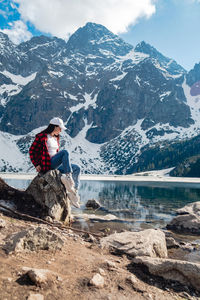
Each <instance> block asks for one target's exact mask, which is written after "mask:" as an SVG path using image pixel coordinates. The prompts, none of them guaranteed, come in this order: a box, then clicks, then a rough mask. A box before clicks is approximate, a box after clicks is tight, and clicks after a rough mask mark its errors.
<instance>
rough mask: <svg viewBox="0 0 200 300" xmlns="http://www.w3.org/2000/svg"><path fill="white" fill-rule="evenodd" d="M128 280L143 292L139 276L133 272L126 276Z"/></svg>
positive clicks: (134, 287) (136, 289)
mask: <svg viewBox="0 0 200 300" xmlns="http://www.w3.org/2000/svg"><path fill="white" fill-rule="evenodd" d="M126 281H127V282H129V283H131V285H132V288H133V289H134V290H135V291H136V292H139V293H143V292H144V289H142V285H141V282H140V281H139V280H138V279H137V277H136V276H135V275H133V274H131V275H130V276H128V277H127V278H126Z"/></svg>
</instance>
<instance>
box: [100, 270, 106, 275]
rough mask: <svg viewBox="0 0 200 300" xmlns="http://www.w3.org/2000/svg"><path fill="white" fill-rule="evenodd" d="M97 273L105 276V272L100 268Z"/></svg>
mask: <svg viewBox="0 0 200 300" xmlns="http://www.w3.org/2000/svg"><path fill="white" fill-rule="evenodd" d="M99 274H101V275H102V276H106V272H105V271H104V269H102V268H99Z"/></svg>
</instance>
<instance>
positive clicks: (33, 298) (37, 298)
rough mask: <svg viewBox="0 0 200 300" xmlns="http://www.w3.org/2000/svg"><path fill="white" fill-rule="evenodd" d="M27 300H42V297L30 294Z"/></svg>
mask: <svg viewBox="0 0 200 300" xmlns="http://www.w3.org/2000/svg"><path fill="white" fill-rule="evenodd" d="M27 300H44V296H43V295H41V294H30V295H29V296H28V298H27Z"/></svg>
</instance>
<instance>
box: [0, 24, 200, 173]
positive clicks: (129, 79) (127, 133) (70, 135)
mask: <svg viewBox="0 0 200 300" xmlns="http://www.w3.org/2000/svg"><path fill="white" fill-rule="evenodd" d="M0 37H1V35H0ZM2 37H3V39H4V41H7V40H6V37H5V36H4V35H2ZM0 41H1V39H0ZM5 44H6V45H8V46H5V47H4V44H2V45H0V46H1V48H0V49H3V50H4V52H5V53H7V57H8V59H4V60H3V59H1V65H0V79H1V86H0V103H1V104H0V130H1V131H2V132H8V133H9V134H11V136H13V137H11V140H14V141H15V144H16V145H17V147H18V148H19V149H22V152H23V149H24V146H23V143H26V135H27V137H30V136H31V137H32V132H34V130H35V129H36V128H41V127H43V126H45V125H46V124H48V122H49V119H51V118H52V117H54V116H55V115H56V116H59V117H61V118H62V119H63V120H64V122H65V124H66V126H67V132H66V135H64V136H65V138H66V139H69V140H70V143H71V146H70V150H71V152H72V156H73V157H74V159H75V160H76V161H77V163H79V164H80V165H81V166H82V168H83V169H84V171H87V169H90V171H91V172H126V170H128V169H130V168H131V166H130V165H131V164H135V163H136V161H137V160H138V159H139V157H140V156H141V155H142V151H143V150H142V149H143V147H144V145H150V146H152V145H154V144H156V143H157V142H158V141H160V143H161V145H162V143H164V141H171V140H173V141H178V140H179V139H189V138H192V137H193V136H194V135H198V134H199V132H200V122H199V120H198V115H199V109H200V102H199V100H198V99H199V98H198V97H199V96H198V94H197V95H196V94H195V96H193V95H192V94H191V85H192V84H195V82H194V81H195V80H200V68H199V66H198V64H197V65H195V67H194V69H193V70H190V72H186V71H185V70H184V68H182V67H181V66H180V65H178V64H177V63H176V62H175V61H174V60H172V59H170V58H167V57H165V56H164V55H162V54H161V53H160V52H159V51H157V50H156V49H155V48H154V47H153V46H151V45H149V44H147V43H145V42H144V41H142V42H141V43H139V44H138V45H136V46H135V47H133V46H132V45H129V44H127V43H126V42H124V41H123V40H122V39H121V38H119V37H118V36H116V35H114V34H113V33H112V32H110V31H109V30H108V29H107V28H106V27H104V26H102V25H98V24H95V23H87V24H86V25H85V26H84V27H82V28H79V29H78V30H77V31H76V32H75V33H74V34H73V35H72V36H71V37H70V38H69V40H68V41H67V42H65V41H64V40H61V39H58V38H55V37H51V38H50V37H45V36H39V37H34V38H32V39H31V40H29V41H28V42H24V43H21V44H20V45H18V46H14V45H13V44H12V43H11V44H9V43H7V42H6V43H5ZM9 45H10V46H9ZM3 50H2V51H3ZM0 57H1V56H0ZM9 57H12V61H11V60H10V59H9ZM14 69H15V71H13V70H14ZM196 90H198V89H197V88H196V87H195V91H196ZM199 94H200V93H199ZM17 135H19V138H18V137H17ZM21 135H23V138H21V137H20V136H21ZM31 139H32V138H28V140H29V142H30V141H31ZM18 140H20V142H19V143H18ZM22 141H23V142H22ZM121 144H123V145H124V146H123V147H124V148H123V151H122V149H120V145H121ZM65 145H66V146H67V147H68V146H69V145H68V144H67V140H66V141H65V140H63V143H62V146H63V147H65ZM80 145H81V146H80ZM113 145H115V148H114V146H113ZM130 145H131V147H132V148H133V149H131V148H130V147H129V146H130ZM92 147H95V149H96V150H95V151H94V152H92V153H93V154H92V155H90V152H91V151H92V150H91V149H92ZM25 148H27V147H25ZM108 151H109V153H108ZM128 152H129V154H128ZM123 153H127V154H126V155H127V157H131V158H130V160H129V161H128V160H127V159H124V158H123ZM23 155H24V152H23ZM81 155H82V156H84V158H83V159H82V157H81ZM106 155H107V157H106ZM25 156H26V159H27V165H28V157H27V152H26V153H25ZM109 157H110V158H109ZM108 158H109V159H108ZM120 162H121V165H120ZM92 164H94V165H95V166H96V167H94V168H93V167H92ZM2 165H5V163H2ZM0 168H1V166H0ZM92 170H93V171H92Z"/></svg>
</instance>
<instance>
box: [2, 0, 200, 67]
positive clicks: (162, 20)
mask: <svg viewBox="0 0 200 300" xmlns="http://www.w3.org/2000/svg"><path fill="white" fill-rule="evenodd" d="M87 22H96V23H99V24H102V25H104V26H106V27H107V28H108V29H110V30H111V31H112V32H114V33H116V34H119V35H120V36H121V37H122V38H123V39H124V40H125V41H126V42H129V43H130V44H132V45H134V46H135V45H136V44H137V43H139V42H141V41H142V40H144V41H145V42H147V43H149V44H151V45H152V46H154V47H155V48H156V49H157V50H159V51H160V52H161V53H162V54H164V55H166V56H168V57H170V58H173V59H175V60H176V61H177V62H178V63H179V64H181V65H182V66H183V67H184V68H185V69H186V70H190V69H192V68H193V66H194V64H195V63H199V62H200V34H199V28H200V0H139V1H138V0H101V1H99V2H97V1H94V0H84V1H83V0H73V1H71V0H0V30H1V31H3V32H4V33H6V34H8V35H9V37H10V39H11V40H12V41H13V42H14V43H16V44H18V43H20V42H22V41H24V40H28V39H30V38H31V37H32V36H34V35H40V34H46V35H53V36H57V37H60V38H64V39H65V40H67V38H68V37H69V36H70V34H72V33H73V32H74V31H75V30H76V29H78V28H79V27H80V26H84V25H85V24H86V23H87Z"/></svg>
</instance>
